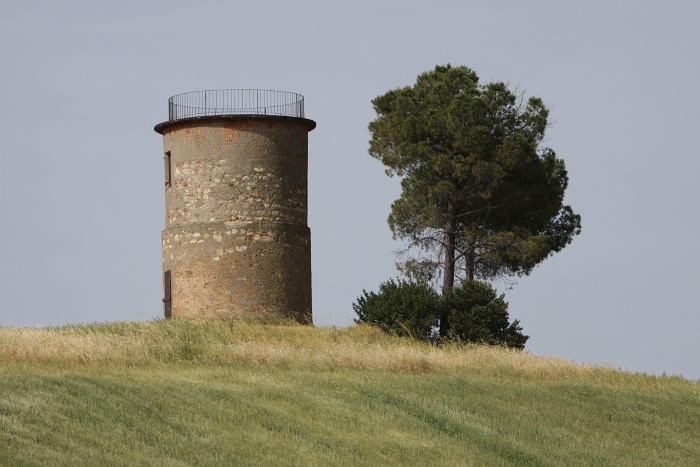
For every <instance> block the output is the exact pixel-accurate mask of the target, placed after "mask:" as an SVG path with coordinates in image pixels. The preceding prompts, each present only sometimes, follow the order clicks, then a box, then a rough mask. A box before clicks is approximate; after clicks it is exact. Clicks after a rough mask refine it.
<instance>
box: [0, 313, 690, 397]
mask: <svg viewBox="0 0 700 467" xmlns="http://www.w3.org/2000/svg"><path fill="white" fill-rule="evenodd" d="M3 360H5V361H7V360H12V361H24V362H27V363H30V362H33V363H49V362H56V363H67V364H125V365H129V366H138V365H149V364H163V363H171V362H198V363H201V364H205V363H212V364H227V365H241V364H243V365H264V366H278V367H285V368H299V369H316V370H384V371H398V372H411V373H422V372H469V371H471V372H487V373H490V374H493V375H496V376H499V377H503V378H508V379H513V378H516V379H519V380H525V381H526V380H532V381H542V380H571V379H572V378H574V379H583V380H586V381H588V382H593V383H601V384H606V385H610V384H613V385H616V384H644V385H645V386H647V385H655V384H656V382H657V380H658V378H653V377H641V378H640V375H633V374H631V373H628V372H624V371H621V370H616V369H613V368H607V367H600V366H592V365H580V364H574V363H572V362H569V361H566V360H562V359H557V358H550V357H540V356H535V355H532V354H530V353H528V352H522V351H517V350H511V349H506V348H500V347H490V346H482V345H469V346H463V345H446V346H441V347H436V346H433V345H430V344H427V343H423V342H418V341H415V340H412V339H406V338H398V337H393V336H388V335H386V334H384V333H383V332H381V331H380V330H378V329H376V328H372V327H370V326H364V325H362V326H354V327H349V328H344V329H336V328H314V327H309V326H301V325H294V324H290V323H274V322H273V323H269V322H267V323H265V322H253V321H240V320H239V321H235V320H226V321H224V320H199V321H197V320H171V321H152V322H141V323H112V324H95V325H83V326H66V327H58V328H35V329H28V328H0V362H1V361H3ZM668 379H669V378H665V380H668ZM671 379H673V378H671ZM675 379H677V380H678V382H679V383H688V382H687V381H684V380H682V379H681V378H675ZM668 383H669V381H665V382H664V387H668Z"/></svg>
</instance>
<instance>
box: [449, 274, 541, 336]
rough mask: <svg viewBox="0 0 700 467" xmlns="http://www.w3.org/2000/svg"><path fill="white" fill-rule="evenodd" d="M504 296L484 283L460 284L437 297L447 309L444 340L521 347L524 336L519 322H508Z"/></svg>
mask: <svg viewBox="0 0 700 467" xmlns="http://www.w3.org/2000/svg"><path fill="white" fill-rule="evenodd" d="M504 296H505V295H501V296H497V295H496V291H495V290H494V289H493V288H492V287H491V286H490V285H489V284H488V283H486V282H476V281H473V282H463V283H462V285H461V286H459V287H455V288H453V289H452V290H450V291H449V293H447V294H445V295H443V296H442V297H441V302H442V306H443V307H446V308H447V325H448V327H449V329H448V331H447V334H446V336H447V339H449V340H451V341H456V342H480V343H484V344H491V345H506V346H508V347H513V348H517V349H523V348H525V342H527V340H528V338H529V337H528V336H525V335H523V333H522V327H520V322H519V321H518V320H515V321H514V322H513V323H512V324H509V323H508V303H507V302H506V301H505V300H503V297H504Z"/></svg>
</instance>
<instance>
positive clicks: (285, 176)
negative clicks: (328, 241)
mask: <svg viewBox="0 0 700 467" xmlns="http://www.w3.org/2000/svg"><path fill="white" fill-rule="evenodd" d="M314 126H315V124H314V123H313V122H312V121H310V120H306V119H303V118H290V117H263V116H251V117H243V116H235V117H224V116H217V117H206V118H193V119H185V120H181V121H177V120H176V121H170V122H166V123H163V124H160V125H159V126H157V127H156V130H157V131H159V132H161V133H162V134H163V148H164V152H165V182H166V189H165V192H166V193H165V199H166V229H165V230H164V231H163V234H162V241H163V271H171V272H170V274H171V289H170V291H169V292H170V299H171V310H172V316H235V315H243V314H254V315H258V316H260V315H275V316H284V317H290V318H293V319H296V320H298V321H301V322H310V321H311V238H310V237H311V235H310V231H309V228H308V227H307V164H308V132H309V131H310V130H311V129H313V127H314ZM166 296H167V294H166Z"/></svg>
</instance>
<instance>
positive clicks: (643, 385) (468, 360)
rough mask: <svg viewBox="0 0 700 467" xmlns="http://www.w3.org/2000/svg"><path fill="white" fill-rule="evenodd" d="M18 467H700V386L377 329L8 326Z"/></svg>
mask: <svg viewBox="0 0 700 467" xmlns="http://www.w3.org/2000/svg"><path fill="white" fill-rule="evenodd" d="M0 465H3V466H5V465H8V466H14V465H20V466H21V465H42V466H44V465H66V466H67V465H71V466H77V465H91V466H94V465H129V466H132V465H154V466H156V465H157V466H161V465H173V466H177V465H182V466H184V465H299V466H311V465H324V466H325V465H353V466H354V465H372V466H376V465H553V466H554V465H556V466H560V465H630V466H632V465H634V466H639V465H688V466H694V465H700V384H698V383H697V382H690V381H687V380H683V379H681V378H675V377H671V378H668V377H652V376H646V375H637V374H631V373H627V372H623V371H619V370H614V369H610V368H602V367H593V366H584V365H574V364H571V363H569V362H566V361H563V360H558V359H552V358H543V357H536V356H532V355H530V354H528V353H526V352H517V351H511V350H507V349H502V348H491V347H482V346H470V347H460V346H446V347H442V348H436V347H432V346H429V345H426V344H422V343H418V342H415V341H411V340H407V339H399V338H393V337H390V336H385V335H383V334H382V333H380V332H378V331H377V330H376V329H373V328H369V327H365V326H359V327H353V328H348V329H342V330H336V329H332V328H311V327H304V326H295V325H288V324H275V323H252V322H240V321H206V322H196V321H184V320H173V321H161V322H149V323H115V324H107V325H90V326H71V327H64V328H38V329H22V328H0Z"/></svg>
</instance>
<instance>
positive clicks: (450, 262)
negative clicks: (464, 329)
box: [440, 199, 457, 338]
mask: <svg viewBox="0 0 700 467" xmlns="http://www.w3.org/2000/svg"><path fill="white" fill-rule="evenodd" d="M456 230H457V210H456V208H455V203H454V200H453V199H449V200H447V219H446V223H445V239H444V241H445V263H444V270H443V277H442V294H443V295H444V294H446V293H449V291H450V289H452V287H454V285H455V231H456ZM447 314H448V310H446V309H442V310H441V311H440V337H441V338H442V337H444V336H446V335H447V332H448V331H449V329H450V327H449V323H448V322H447V321H448V319H447Z"/></svg>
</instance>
